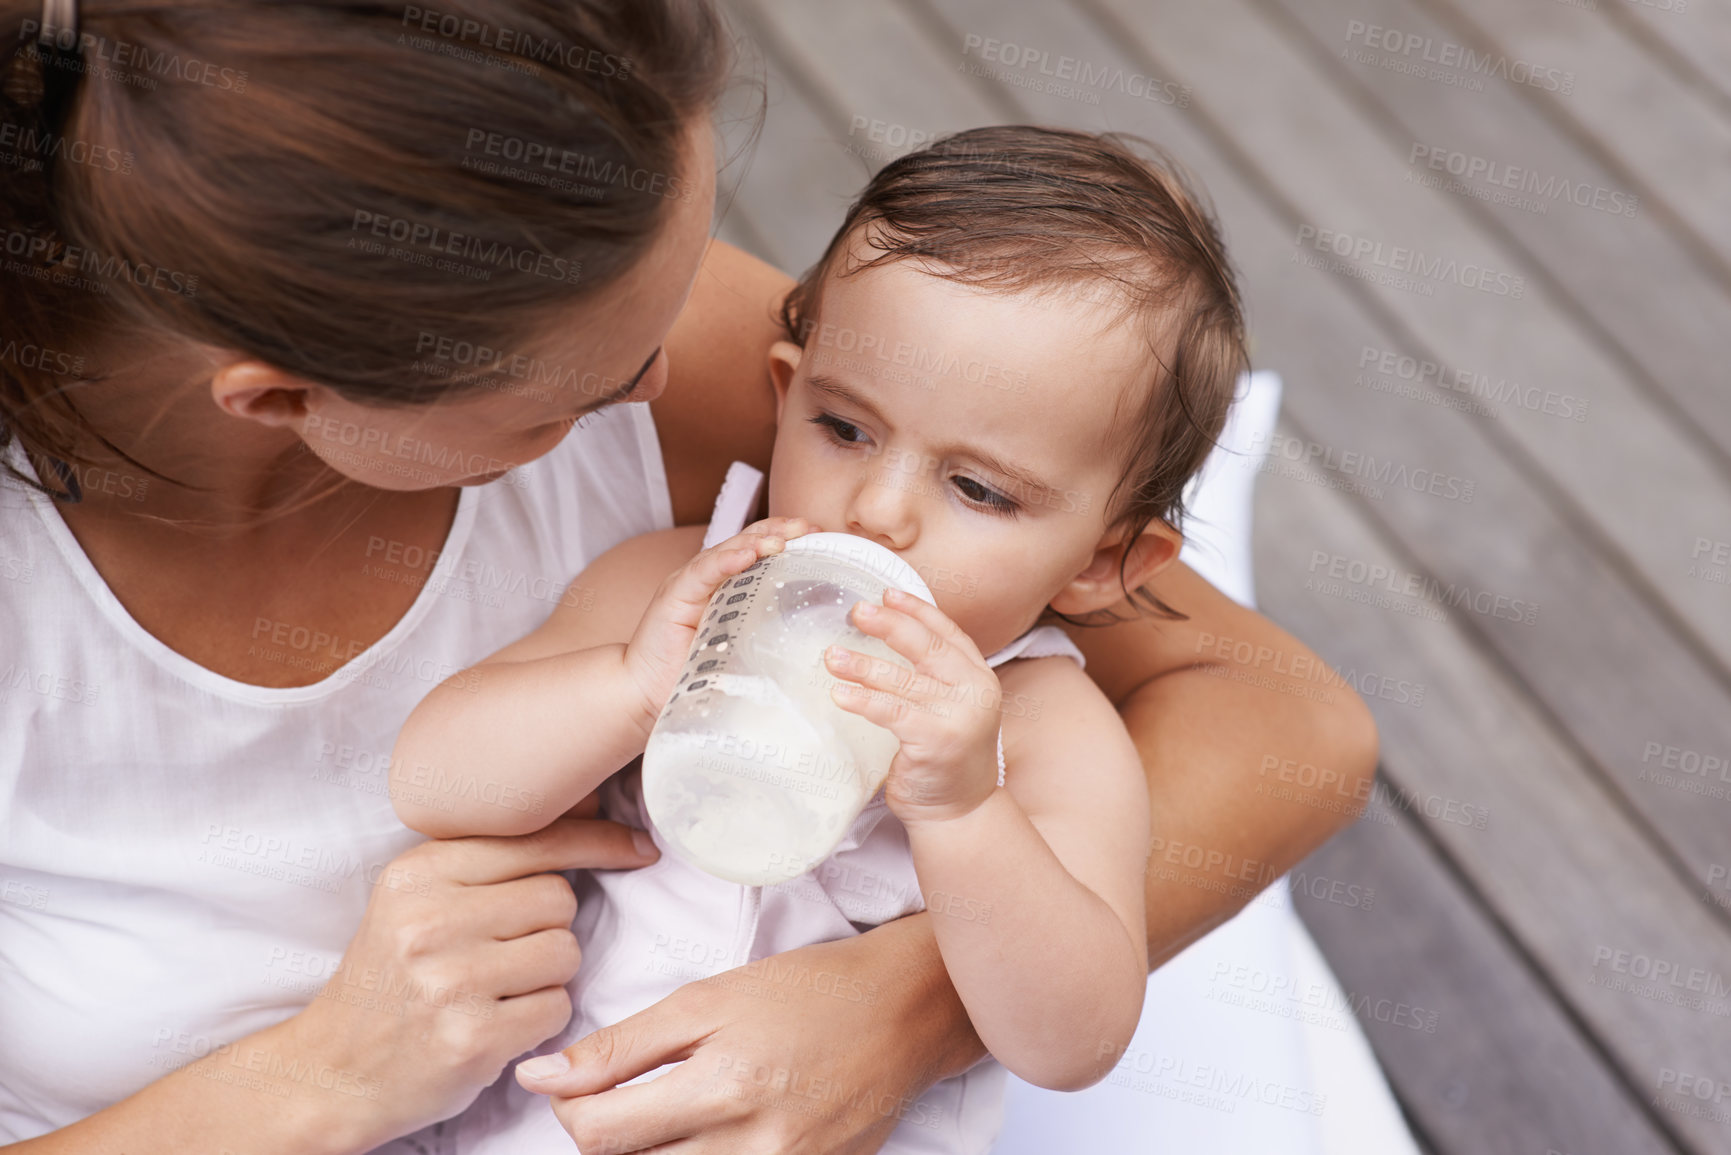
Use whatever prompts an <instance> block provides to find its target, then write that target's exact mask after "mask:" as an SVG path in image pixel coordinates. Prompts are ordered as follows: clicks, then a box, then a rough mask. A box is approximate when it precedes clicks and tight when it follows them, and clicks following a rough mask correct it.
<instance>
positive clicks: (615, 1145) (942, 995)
mask: <svg viewBox="0 0 1731 1155" xmlns="http://www.w3.org/2000/svg"><path fill="white" fill-rule="evenodd" d="M984 1054H985V1049H984V1048H983V1047H981V1046H980V1043H979V1039H978V1038H977V1037H976V1036H975V1035H974V1033H973V1028H972V1027H971V1026H970V1025H969V1023H968V1018H967V1014H966V1012H965V1011H964V1010H963V1009H962V1006H961V1002H960V1000H958V999H957V998H956V992H955V988H954V987H952V986H951V985H950V981H949V978H948V976H947V975H946V974H945V973H944V969H943V964H942V963H941V961H940V960H939V958H938V953H937V948H936V945H935V943H934V942H933V939H932V932H931V924H930V916H928V915H925V914H916V915H911V916H909V917H907V918H903V919H898V920H896V921H895V922H892V923H886V924H885V925H883V926H881V927H878V928H876V929H874V930H871V931H868V932H867V933H866V934H863V935H861V936H859V937H858V938H852V939H844V940H842V941H839V942H828V943H820V944H818V945H816V946H808V947H801V948H800V949H798V950H792V951H788V952H787V953H785V954H779V955H775V956H773V957H771V958H767V959H763V960H760V961H758V962H755V963H751V964H749V965H747V966H744V967H740V968H737V969H735V970H731V971H726V972H724V973H722V974H719V975H716V976H715V977H714V978H709V979H704V980H702V981H700V982H695V983H690V984H688V985H686V986H684V987H681V988H680V989H679V990H677V991H675V992H674V993H673V994H671V995H669V996H667V997H666V998H665V999H662V1000H661V1001H660V1002H659V1003H656V1004H655V1005H654V1006H652V1007H650V1008H649V1009H648V1010H646V1011H643V1012H641V1013H640V1014H636V1015H633V1016H631V1017H630V1018H628V1019H625V1020H624V1021H623V1022H620V1023H616V1024H614V1025H613V1026H611V1027H605V1028H603V1029H601V1030H599V1031H596V1032H594V1033H593V1034H590V1035H588V1036H586V1037H584V1038H583V1039H581V1040H579V1041H578V1042H576V1043H574V1044H572V1045H571V1046H569V1047H567V1048H566V1049H565V1050H564V1051H562V1052H560V1053H559V1054H556V1055H544V1056H542V1057H540V1058H537V1059H531V1060H528V1061H527V1062H524V1063H520V1064H518V1066H517V1080H518V1082H520V1083H521V1084H522V1085H523V1086H524V1087H526V1088H528V1089H529V1090H531V1091H535V1092H537V1093H540V1094H545V1095H549V1096H551V1097H552V1100H553V1112H554V1114H555V1115H557V1116H558V1118H559V1122H560V1123H561V1124H562V1125H563V1126H564V1127H565V1129H566V1130H567V1131H568V1132H570V1133H571V1137H572V1139H574V1140H575V1141H576V1142H577V1145H578V1146H579V1147H580V1148H581V1149H582V1150H584V1151H605V1152H608V1153H609V1155H626V1153H628V1152H634V1151H643V1150H648V1149H653V1150H654V1151H655V1155H736V1153H737V1152H740V1151H750V1152H754V1153H756V1155H793V1153H795V1152H798V1153H800V1155H816V1153H822V1155H831V1153H836V1155H870V1153H871V1152H875V1151H876V1150H877V1149H878V1148H879V1147H880V1146H881V1145H882V1144H883V1141H884V1139H885V1138H886V1137H887V1136H888V1135H889V1133H890V1132H891V1131H892V1130H893V1129H894V1128H895V1126H896V1124H897V1123H898V1122H899V1121H900V1120H901V1119H903V1118H907V1119H911V1120H914V1121H915V1122H916V1123H917V1122H918V1121H919V1119H920V1117H921V1114H922V1113H923V1112H924V1110H925V1108H924V1107H923V1106H920V1105H919V1104H918V1103H917V1100H918V1099H919V1097H920V1096H921V1095H922V1094H924V1093H925V1091H926V1089H927V1088H928V1087H930V1086H931V1084H932V1083H933V1082H935V1081H936V1080H938V1079H940V1078H945V1077H947V1076H950V1075H955V1074H959V1073H961V1072H962V1071H964V1070H966V1069H967V1068H968V1067H970V1066H972V1065H973V1064H974V1063H975V1062H976V1061H978V1060H979V1059H980V1058H981V1057H983V1056H984ZM561 1057H563V1061H564V1062H565V1063H566V1064H568V1066H565V1067H564V1068H563V1069H561ZM666 1063H678V1064H679V1066H677V1067H676V1068H674V1069H673V1070H671V1071H668V1072H666V1073H664V1074H662V1075H660V1076H659V1077H657V1078H656V1079H655V1080H654V1081H652V1082H650V1083H639V1084H634V1085H632V1086H629V1087H620V1086H619V1085H618V1084H620V1083H622V1082H624V1081H625V1080H627V1079H632V1078H635V1077H636V1076H638V1075H641V1074H643V1073H644V1072H646V1071H652V1070H654V1069H655V1068H657V1067H659V1066H662V1065H663V1064H666ZM549 1068H551V1069H552V1073H550V1074H543V1077H541V1078H535V1077H534V1075H535V1074H536V1073H537V1072H543V1073H544V1072H547V1071H548V1069H549Z"/></svg>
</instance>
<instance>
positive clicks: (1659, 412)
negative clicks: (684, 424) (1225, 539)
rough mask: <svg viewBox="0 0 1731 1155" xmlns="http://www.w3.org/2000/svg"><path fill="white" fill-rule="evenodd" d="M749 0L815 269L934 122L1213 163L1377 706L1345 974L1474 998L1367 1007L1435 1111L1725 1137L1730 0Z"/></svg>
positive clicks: (1375, 1029) (1323, 544)
mask: <svg viewBox="0 0 1731 1155" xmlns="http://www.w3.org/2000/svg"><path fill="white" fill-rule="evenodd" d="M729 8H730V11H731V13H732V15H733V17H734V19H735V23H736V27H737V29H738V31H739V32H740V33H741V34H742V35H743V36H744V37H745V39H746V41H747V53H748V56H750V57H751V58H753V59H754V60H755V61H756V62H757V66H758V67H759V68H760V69H761V70H762V71H763V72H764V73H765V74H767V77H768V95H769V101H770V107H769V114H768V121H767V124H766V126H765V129H764V133H763V136H762V138H761V140H760V141H759V142H758V144H757V147H756V149H755V150H754V152H753V153H752V154H751V156H750V158H749V159H750V163H749V168H748V170H746V171H744V172H743V175H741V173H740V171H739V170H740V169H741V168H742V167H743V166H742V165H736V166H735V168H734V169H733V170H730V173H729V175H730V176H731V177H732V178H733V181H734V183H735V184H736V186H737V196H736V199H735V200H734V203H733V205H732V207H731V211H730V212H729V214H728V215H727V217H726V219H725V221H724V224H723V229H722V235H723V236H724V237H725V238H726V239H729V240H731V241H733V242H735V243H737V244H740V245H742V246H743V247H745V248H747V249H750V250H752V251H754V252H756V253H757V254H759V255H760V256H762V257H764V258H765V259H767V260H770V261H772V262H774V263H775V264H777V265H780V266H781V267H782V268H785V269H788V270H790V271H795V272H797V271H798V270H800V269H802V268H804V267H805V266H806V265H807V264H809V263H810V262H811V261H812V260H813V259H814V258H815V257H816V256H817V254H818V253H819V251H820V249H821V247H822V245H823V244H824V242H825V241H826V240H827V239H828V237H829V235H830V232H831V230H832V229H833V228H834V227H835V224H836V223H837V221H838V220H839V217H840V213H841V210H842V208H843V206H844V205H845V204H846V203H847V201H848V199H849V198H850V197H851V196H852V195H853V193H855V192H856V191H857V189H858V187H859V185H860V184H861V183H862V182H863V180H864V178H865V176H866V175H867V173H868V172H869V171H871V170H872V169H873V168H875V167H877V166H878V165H879V164H881V163H883V162H884V161H885V160H887V159H889V158H890V157H892V156H894V155H897V154H899V153H900V152H902V151H905V150H906V141H907V140H908V139H909V137H910V135H911V136H914V137H919V136H925V135H930V134H932V133H937V132H942V131H947V130H952V129H958V128H965V127H970V126H974V125H980V124H986V123H992V122H1036V123H1048V124H1062V125H1070V126H1075V127H1083V128H1090V129H1105V128H1113V129H1122V130H1127V131H1132V132H1136V133H1139V134H1141V135H1144V136H1147V137H1150V138H1152V139H1154V140H1155V141H1157V142H1159V143H1161V144H1163V145H1164V146H1166V147H1167V148H1169V149H1170V150H1172V151H1173V152H1174V153H1175V154H1176V155H1177V156H1178V157H1179V158H1180V159H1181V160H1182V161H1184V162H1185V163H1186V164H1187V165H1189V166H1190V167H1191V168H1193V169H1194V170H1195V171H1196V172H1197V174H1198V175H1199V176H1200V177H1201V178H1202V180H1203V182H1204V183H1205V184H1206V186H1207V187H1208V189H1209V191H1210V192H1211V194H1212V195H1213V197H1214V199H1215V201H1216V204H1217V206H1218V208H1219V211H1220V214H1221V217H1222V220H1223V221H1224V224H1225V227H1226V230H1227V233H1228V241H1229V244H1230V245H1231V246H1232V249H1233V254H1234V256H1235V258H1236V260H1237V262H1238V264H1239V267H1240V269H1241V270H1242V273H1243V277H1244V281H1245V285H1246V288H1247V291H1248V297H1249V302H1250V308H1251V314H1252V316H1251V321H1252V330H1253V340H1254V346H1253V355H1254V358H1255V361H1256V364H1257V365H1258V367H1261V368H1269V369H1274V370H1276V371H1278V372H1279V373H1280V374H1281V375H1282V376H1283V377H1284V379H1285V382H1286V396H1285V401H1284V404H1283V422H1282V428H1281V439H1280V441H1279V442H1278V443H1277V445H1276V453H1275V459H1274V462H1273V463H1272V464H1271V466H1270V468H1269V469H1268V470H1267V471H1266V473H1265V475H1264V477H1263V478H1262V479H1261V483H1260V487H1259V496H1258V510H1257V515H1258V525H1257V589H1258V597H1259V599H1260V601H1261V603H1262V607H1263V609H1264V610H1265V611H1266V612H1267V613H1269V614H1270V615H1271V616H1273V617H1274V618H1275V619H1276V620H1278V621H1280V622H1281V623H1282V624H1284V625H1285V626H1287V627H1288V628H1289V629H1291V630H1293V631H1294V632H1295V633H1297V634H1298V635H1300V636H1301V637H1303V638H1304V639H1305V640H1306V641H1307V642H1308V643H1310V644H1311V645H1313V646H1314V647H1315V648H1316V649H1317V650H1318V651H1319V652H1321V653H1322V654H1323V655H1324V656H1325V657H1326V658H1328V659H1329V660H1330V661H1331V662H1333V663H1334V664H1335V665H1336V666H1337V667H1339V668H1340V669H1342V670H1343V671H1346V672H1348V673H1349V674H1350V675H1351V676H1353V677H1354V678H1355V680H1357V681H1358V684H1359V685H1360V687H1361V689H1362V690H1366V691H1367V692H1366V694H1365V696H1366V697H1367V699H1369V701H1370V703H1371V706H1372V708H1373V710H1375V712H1376V715H1377V719H1378V722H1379V724H1380V726H1381V729H1382V734H1383V768H1382V778H1383V782H1382V785H1381V786H1380V787H1379V790H1378V796H1377V798H1376V800H1375V801H1374V803H1373V806H1372V808H1371V810H1370V812H1368V813H1367V815H1366V817H1365V819H1364V820H1362V821H1361V822H1359V823H1358V824H1357V825H1356V826H1355V827H1354V828H1353V829H1351V830H1350V831H1348V832H1347V833H1346V834H1344V835H1342V836H1341V837H1340V838H1338V839H1337V840H1335V841H1334V842H1333V843H1331V844H1330V845H1329V846H1328V847H1326V848H1324V849H1323V850H1322V851H1321V852H1320V853H1318V854H1317V855H1316V856H1315V857H1314V858H1313V859H1312V860H1311V861H1310V862H1308V863H1306V864H1305V868H1304V869H1305V870H1306V871H1307V872H1308V874H1309V876H1311V877H1322V878H1326V879H1329V880H1343V881H1345V882H1347V883H1348V884H1350V885H1355V886H1358V887H1360V888H1369V889H1374V892H1375V900H1374V903H1373V904H1372V905H1371V906H1370V908H1369V909H1365V907H1364V906H1363V905H1362V904H1361V905H1358V906H1348V905H1345V904H1344V903H1341V902H1331V901H1328V895H1329V890H1328V888H1327V887H1326V886H1324V887H1315V888H1313V889H1314V890H1316V891H1317V893H1318V894H1320V895H1321V897H1316V896H1313V895H1311V894H1300V895H1299V904H1300V908H1301V911H1302V913H1303V915H1304V917H1305V919H1306V921H1307V922H1308V923H1309V925H1310V926H1311V928H1312V929H1313V931H1314V932H1315V934H1316V936H1317V938H1318V940H1319V941H1320V943H1321V944H1322V946H1323V948H1324V951H1325V953H1326V954H1327V956H1328V957H1329V959H1330V961H1331V963H1332V964H1333V965H1334V967H1335V968H1336V970H1337V972H1338V974H1339V975H1340V977H1341V980H1342V983H1343V985H1344V986H1345V987H1346V988H1347V989H1348V990H1351V991H1359V992H1365V991H1370V992H1375V993H1376V994H1377V995H1378V996H1379V997H1388V998H1394V999H1398V1000H1402V1001H1405V1002H1407V1003H1410V1004H1416V1005H1419V1006H1423V1007H1425V1008H1429V1009H1432V1010H1435V1011H1436V1014H1437V1017H1436V1029H1435V1031H1434V1033H1430V1032H1424V1031H1414V1030H1411V1029H1407V1024H1404V1023H1389V1024H1384V1023H1379V1022H1376V1021H1366V1022H1365V1024H1364V1025H1365V1028H1366V1030H1367V1033H1368V1034H1369V1036H1370V1039H1371V1041H1372V1043H1373V1045H1374V1046H1375V1047H1376V1049H1377V1051H1378V1054H1379V1056H1380V1057H1381V1059H1382V1060H1383V1062H1384V1064H1385V1066H1386V1068H1387V1070H1388V1073H1389V1076H1390V1079H1391V1082H1392V1083H1393V1085H1394V1087H1395V1089H1396V1092H1397V1094H1398V1095H1399V1097H1400V1100H1401V1102H1402V1105H1403V1107H1404V1108H1405V1109H1406V1111H1407V1113H1408V1116H1409V1119H1410V1121H1411V1122H1412V1124H1413V1127H1414V1131H1415V1134H1417V1136H1418V1137H1419V1139H1420V1141H1421V1142H1422V1143H1423V1144H1424V1145H1425V1146H1427V1147H1428V1148H1430V1149H1431V1150H1434V1151H1436V1152H1442V1153H1446V1155H1485V1153H1497V1152H1509V1153H1531V1155H1546V1153H1547V1152H1553V1153H1566V1155H1595V1153H1602V1155H1630V1153H1637V1152H1672V1151H1675V1152H1690V1153H1703V1155H1704V1153H1709V1152H1731V914H1728V912H1731V877H1728V875H1731V768H1727V761H1728V760H1731V584H1728V582H1731V577H1728V571H1731V565H1727V564H1726V562H1727V552H1728V551H1731V544H1728V543H1731V373H1728V372H1727V367H1726V360H1727V357H1726V355H1727V354H1731V2H1728V0H1686V2H1685V0H1208V2H1206V3H1198V2H1196V0H1046V2H1043V0H1026V2H1024V3H1019V4H1004V3H1002V0H865V2H862V0H730V4H729ZM988 40H992V41H997V42H1000V43H1002V44H1010V45H1015V46H1017V48H1018V49H1019V50H1020V51H1019V52H1018V53H1016V54H1014V55H1024V54H1025V55H1030V56H1033V55H1035V54H1039V53H1044V54H1045V59H1046V61H1047V62H1048V63H1047V65H1046V66H1047V68H1048V69H1052V68H1055V67H1056V63H1055V62H1056V61H1058V60H1059V58H1061V57H1071V58H1073V59H1074V60H1075V61H1078V62H1084V63H1086V64H1087V65H1088V66H1089V68H1088V72H1089V75H1091V76H1099V75H1101V74H1105V75H1108V76H1111V75H1113V74H1115V73H1116V70H1117V69H1120V68H1121V69H1123V70H1124V71H1123V75H1124V76H1125V77H1136V78H1145V79H1144V81H1143V82H1140V83H1139V82H1136V81H1127V82H1121V83H1111V82H1107V83H1103V84H1081V83H1072V84H1071V85H1070V86H1069V88H1068V90H1067V91H1064V90H1060V91H1053V90H1051V89H1050V88H1045V87H1042V85H1041V84H1040V83H1037V82H1040V81H1045V80H1047V79H1049V78H1046V77H1043V76H1042V75H1041V71H1040V67H1039V64H1038V63H1029V64H1025V65H1020V66H1010V65H1007V64H1005V63H1002V62H1001V61H1002V60H1003V58H1004V57H1005V56H1006V53H1005V52H1004V51H1003V50H999V51H997V52H996V53H993V55H996V56H998V57H999V62H993V61H988V60H986V59H983V57H984V55H985V51H984V44H985V42H986V41H988ZM1469 54H1470V55H1469ZM1037 59H1038V57H1037V56H1036V60H1037ZM1070 67H1071V68H1072V69H1074V68H1075V67H1076V66H1074V65H1072V66H1070ZM1148 79H1151V80H1152V83H1147V80H1148ZM1138 91H1139V92H1140V95H1138V94H1137V93H1138ZM1150 93H1151V94H1152V95H1150ZM755 98H756V97H755V94H754V93H752V92H750V91H747V90H744V89H742V90H740V91H739V92H738V93H736V94H735V96H734V98H733V103H734V105H735V106H736V107H737V108H739V109H741V110H745V109H747V108H749V106H750V105H751V104H752V102H753V101H754V100H755ZM741 115H742V117H743V116H744V115H745V113H744V112H743V111H742V113H741ZM1433 156H1434V157H1440V158H1441V161H1442V165H1443V167H1442V168H1441V169H1437V168H1432V167H1430V166H1429V164H1428V163H1427V162H1428V160H1429V158H1431V157H1433ZM1451 167H1452V168H1454V169H1455V170H1456V175H1451V172H1450V169H1451ZM1515 170H1520V171H1518V172H1516V171H1515ZM1504 182H1507V183H1504ZM1511 184H1512V186H1513V187H1509V185H1511ZM1325 231H1326V233H1327V234H1333V236H1327V235H1325ZM1338 237H1344V238H1346V239H1345V240H1339V239H1336V238H1338ZM1319 239H1320V240H1323V241H1325V242H1327V244H1328V245H1330V246H1332V247H1329V248H1327V251H1322V250H1319V249H1318V248H1317V247H1316V245H1317V241H1318V240H1319ZM1396 249H1400V250H1411V251H1412V252H1413V253H1415V254H1422V255H1413V256H1405V255H1397V254H1396V253H1395V250H1396ZM1715 350H1717V354H1715ZM1426 363H1428V364H1430V365H1433V366H1440V367H1442V368H1440V369H1436V370H1431V369H1421V368H1420V366H1421V365H1424V364H1426ZM1403 374H1404V376H1403ZM1351 455H1357V456H1351ZM1366 457H1368V458H1373V459H1374V461H1375V464H1366V463H1365V460H1364V459H1365V458H1366ZM1295 459H1296V460H1295ZM1433 476H1434V477H1438V478H1441V479H1442V481H1441V482H1440V483H1438V484H1437V485H1435V486H1433V485H1431V484H1429V483H1430V479H1431V478H1432V477H1433ZM1715 554H1717V555H1718V556H1717V559H1716V560H1715V557H1714V555H1715ZM1379 691H1380V693H1379Z"/></svg>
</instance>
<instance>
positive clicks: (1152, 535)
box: [1050, 521, 1184, 615]
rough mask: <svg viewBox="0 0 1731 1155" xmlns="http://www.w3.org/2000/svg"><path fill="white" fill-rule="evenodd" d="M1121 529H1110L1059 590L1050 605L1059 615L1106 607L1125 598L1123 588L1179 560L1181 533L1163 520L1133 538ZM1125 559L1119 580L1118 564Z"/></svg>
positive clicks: (1154, 522)
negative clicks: (1077, 571) (1127, 538)
mask: <svg viewBox="0 0 1731 1155" xmlns="http://www.w3.org/2000/svg"><path fill="white" fill-rule="evenodd" d="M1124 536H1125V535H1124V528H1123V527H1120V528H1118V529H1116V530H1109V531H1107V534H1106V536H1105V537H1103V538H1101V539H1100V544H1099V545H1098V546H1097V547H1096V548H1095V550H1094V556H1093V557H1091V558H1089V559H1088V564H1087V566H1086V567H1085V568H1084V569H1083V570H1082V571H1081V572H1080V573H1078V574H1077V575H1076V576H1075V577H1073V578H1071V579H1070V582H1069V584H1068V585H1066V586H1065V587H1064V588H1063V589H1061V590H1059V591H1058V594H1057V596H1056V597H1054V598H1053V599H1052V600H1051V602H1050V605H1051V607H1052V608H1053V609H1055V610H1057V611H1058V612H1059V613H1061V614H1072V615H1079V614H1089V613H1094V612H1095V611H1097V610H1104V609H1109V608H1110V607H1112V606H1115V605H1117V604H1118V603H1119V602H1121V601H1123V600H1124V591H1125V590H1126V589H1131V590H1134V589H1136V588H1137V587H1138V586H1141V585H1143V584H1145V583H1147V582H1149V581H1151V580H1152V579H1153V578H1154V576H1155V575H1156V574H1158V573H1159V572H1160V571H1161V570H1163V569H1165V568H1166V567H1167V566H1169V565H1171V564H1172V563H1173V562H1175V561H1177V560H1178V551H1179V550H1180V549H1182V548H1183V547H1184V535H1183V534H1181V533H1179V532H1178V531H1177V530H1175V529H1173V528H1172V527H1171V526H1169V525H1167V524H1166V523H1165V522H1163V521H1153V522H1150V523H1149V524H1148V527H1147V528H1146V529H1144V530H1143V531H1142V532H1141V533H1139V534H1137V535H1136V537H1135V539H1134V540H1132V541H1129V542H1126V541H1125V540H1124ZM1126 551H1128V554H1129V556H1128V558H1126V559H1125V561H1124V566H1123V577H1122V580H1120V577H1119V569H1118V563H1119V559H1120V558H1124V557H1125V553H1126Z"/></svg>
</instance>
